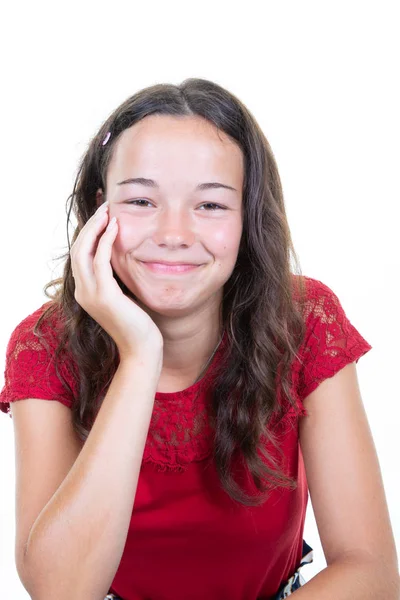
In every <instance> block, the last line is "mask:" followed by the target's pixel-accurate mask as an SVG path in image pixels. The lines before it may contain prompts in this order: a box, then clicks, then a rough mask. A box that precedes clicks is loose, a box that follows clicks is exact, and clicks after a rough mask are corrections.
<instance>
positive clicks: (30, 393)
mask: <svg viewBox="0 0 400 600" xmlns="http://www.w3.org/2000/svg"><path fill="white" fill-rule="evenodd" d="M306 283H307V290H308V291H307V305H306V319H307V320H306V323H307V334H306V336H305V339H304V342H303V344H302V347H301V349H300V352H299V356H300V358H301V359H302V363H303V364H301V361H296V362H295V363H294V364H293V391H294V394H295V398H296V402H297V405H298V408H297V410H296V409H293V408H290V409H289V410H288V411H287V412H286V414H285V415H284V417H283V418H281V419H280V420H279V421H277V422H276V424H275V425H274V429H275V430H276V432H277V434H278V436H279V440H280V446H281V448H282V450H283V452H284V457H285V459H286V465H287V466H286V469H285V470H286V473H287V474H288V475H290V476H292V477H296V478H297V481H298V486H297V489H295V490H294V491H289V490H282V489H278V490H274V491H272V492H270V497H269V499H268V500H267V501H266V502H265V503H264V504H263V505H262V506H259V507H244V506H243V505H239V504H237V503H236V502H234V501H232V500H231V499H230V498H229V497H228V495H227V494H226V493H225V492H224V491H223V490H222V488H221V486H220V484H219V479H218V475H217V472H216V470H215V468H214V465H213V462H212V461H211V459H210V456H211V449H212V434H211V430H210V428H209V425H208V421H207V410H206V407H207V402H208V401H209V392H210V389H211V386H212V381H213V378H212V373H213V368H214V365H216V364H217V361H218V360H220V357H221V353H222V352H223V351H224V348H225V344H226V340H225V338H224V339H223V342H222V344H221V345H220V347H219V349H218V351H217V353H216V354H215V356H214V359H213V361H212V363H211V364H210V367H209V369H208V371H207V373H206V374H205V376H204V377H203V379H201V380H200V381H199V382H197V383H195V384H194V385H192V386H191V387H189V388H187V389H185V390H182V391H178V392H174V393H159V392H157V393H156V397H155V403H154V409H153V415H152V419H151V423H150V428H149V433H148V437H147V441H146V446H145V450H144V455H143V462H142V466H141V470H140V475H139V480H138V486H137V492H136V497H135V500H134V506H133V509H132V517H131V523H130V527H129V532H128V536H127V540H126V544H125V548H124V552H123V556H122V559H121V561H120V564H119V567H118V570H117V573H116V574H115V578H114V580H113V583H112V586H111V588H110V591H111V592H114V593H116V594H118V595H120V596H121V597H122V598H124V600H147V599H149V598H157V600H171V599H173V600H187V599H188V598H190V599H191V600H204V599H205V598H207V600H243V599H246V600H256V599H258V600H268V599H271V598H272V597H273V596H274V594H276V593H277V591H278V589H279V587H280V585H281V583H282V582H284V581H286V580H287V579H288V578H289V577H290V576H291V575H292V574H293V573H294V571H295V570H296V569H297V568H298V566H299V564H300V559H301V556H302V540H303V528H304V520H305V514H306V507H307V501H308V487H307V480H306V473H305V469H304V463H303V459H302V453H301V448H300V445H299V442H298V427H297V424H298V419H299V417H303V416H307V411H306V410H305V408H304V406H303V403H302V401H303V400H304V398H305V397H306V396H307V395H308V394H310V393H311V392H312V391H313V390H314V389H315V388H316V387H317V386H318V385H319V383H320V382H321V381H323V380H324V379H326V378H327V377H332V375H334V374H335V373H336V372H337V371H339V370H340V369H341V368H343V367H344V366H345V365H346V364H348V363H350V362H353V361H356V362H357V361H358V359H359V358H360V357H361V356H363V355H364V354H365V353H366V352H368V351H369V350H370V349H371V348H372V346H370V344H368V342H367V341H366V340H365V339H364V338H363V337H362V336H361V335H360V333H359V332H358V331H357V329H356V328H355V327H354V326H353V325H352V324H351V323H350V321H349V319H348V318H347V317H346V315H345V312H344V310H343V308H342V306H341V304H340V302H339V300H338V297H337V296H336V295H335V294H334V292H333V291H332V290H331V289H330V288H329V287H328V286H326V285H325V284H323V283H322V282H320V281H318V280H316V279H312V278H310V277H306ZM47 305H48V303H46V304H44V305H43V306H42V307H41V308H39V309H38V310H36V311H35V312H34V313H32V314H31V315H29V316H28V317H26V318H25V319H24V320H23V321H22V322H21V323H20V324H19V325H18V326H17V327H16V328H15V330H14V331H13V333H12V335H11V338H10V340H9V343H8V346H7V354H6V368H5V373H4V375H5V383H4V387H3V389H2V391H1V393H0V408H1V410H2V411H3V412H8V411H9V402H12V401H15V400H20V399H24V398H41V399H43V400H53V401H58V402H62V403H63V404H65V405H66V406H68V407H71V405H72V403H73V402H74V397H73V394H68V393H66V391H65V389H64V387H63V386H62V385H61V383H60V382H59V380H58V378H57V377H56V374H55V371H54V367H53V363H51V362H49V360H48V354H47V352H46V351H45V350H44V349H43V348H42V347H41V345H39V344H38V342H37V338H36V337H35V336H33V334H32V332H31V327H32V326H33V324H34V323H35V322H36V320H37V318H38V316H39V314H40V313H41V311H42V310H43V308H44V307H46V306H47ZM55 332H56V329H49V343H53V347H54V345H55V339H56V334H55ZM52 337H53V340H52V339H51V338H52ZM67 358H68V357H67V356H66V360H65V361H64V365H63V369H64V370H63V375H64V376H65V377H67V378H68V377H70V380H69V381H70V384H71V388H72V389H73V390H76V384H75V383H74V380H73V377H72V369H71V368H70V364H69V363H68V360H67ZM199 386H201V390H202V391H201V394H200V397H199V398H197V399H196V401H195V402H194V396H195V392H196V391H197V390H198V388H199ZM10 416H11V413H10ZM293 425H294V426H293ZM268 450H269V452H270V453H271V454H272V455H273V456H274V457H275V458H276V460H277V461H278V464H282V463H281V462H280V461H281V457H280V456H279V455H278V453H277V451H276V450H275V448H274V446H273V445H272V444H271V445H269V447H268ZM243 483H244V484H245V486H244V487H245V489H246V490H247V491H249V492H255V491H256V488H255V487H254V484H253V483H252V481H250V477H249V473H248V471H247V468H246V477H245V478H244V479H243V480H242V481H241V484H243ZM121 485H123V482H121ZM105 491H106V492H107V490H105ZM108 492H109V493H112V490H108Z"/></svg>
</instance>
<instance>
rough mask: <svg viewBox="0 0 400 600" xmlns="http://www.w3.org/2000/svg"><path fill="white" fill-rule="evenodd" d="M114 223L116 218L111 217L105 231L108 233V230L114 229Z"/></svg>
mask: <svg viewBox="0 0 400 600" xmlns="http://www.w3.org/2000/svg"><path fill="white" fill-rule="evenodd" d="M116 222H117V219H116V217H113V218H112V219H111V221H110V222H109V224H108V225H107V227H106V231H108V230H109V229H112V228H113V227H114V225H115V223H116Z"/></svg>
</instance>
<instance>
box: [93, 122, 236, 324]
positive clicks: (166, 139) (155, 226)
mask: <svg viewBox="0 0 400 600" xmlns="http://www.w3.org/2000/svg"><path fill="white" fill-rule="evenodd" d="M243 168H244V165H243V154H242V151H241V149H240V148H239V146H237V145H236V144H235V143H234V142H233V141H232V140H231V139H230V138H229V137H228V136H226V134H224V133H223V132H221V131H219V130H217V129H216V128H215V127H214V126H213V125H212V124H211V123H209V122H208V121H206V120H205V119H202V118H200V117H192V116H190V117H186V116H185V117H182V118H177V117H170V116H167V115H151V116H149V117H145V118H144V119H142V120H141V121H140V122H139V123H136V124H135V125H133V126H132V127H130V128H129V129H126V130H125V131H124V132H123V133H122V134H121V137H120V139H119V140H118V142H117V144H116V146H115V148H114V153H113V157H112V160H111V162H110V165H109V168H108V171H107V182H106V186H107V199H108V200H109V204H110V208H109V213H110V218H112V217H113V216H116V217H117V219H118V234H117V236H116V239H115V241H114V244H113V249H112V257H111V264H112V267H113V268H114V270H115V272H116V273H117V275H118V276H119V278H120V279H121V281H123V283H124V284H125V285H126V286H127V287H128V288H129V289H130V290H131V291H132V293H133V294H134V296H135V298H136V299H137V301H138V303H139V304H140V305H141V306H142V307H143V308H144V309H145V310H146V312H148V313H150V314H152V313H154V314H158V315H160V316H161V315H164V316H183V315H185V314H191V313H193V311H196V310H201V309H202V308H204V307H205V306H207V305H210V304H212V303H218V304H220V303H221V300H222V288H223V285H224V284H225V282H226V281H227V280H228V279H229V277H230V276H231V274H232V271H233V269H234V267H235V263H236V259H237V255H238V251H239V244H240V239H241V235H242V227H243V206H242V187H243V176H244V172H243ZM132 178H145V179H151V180H153V181H154V183H153V184H149V182H147V183H146V182H145V181H142V182H139V183H133V182H128V183H121V182H124V181H127V180H129V179H132ZM210 182H218V183H220V184H224V185H225V186H229V188H234V189H229V188H228V187H219V186H213V187H211V186H203V188H198V186H199V185H200V184H204V183H210ZM101 201H102V196H101V191H100V192H98V198H97V202H98V203H100V202H101ZM143 261H144V262H158V261H168V262H176V263H193V264H196V265H199V266H197V268H195V269H192V270H190V271H187V272H185V273H182V274H176V273H160V272H157V273H156V272H153V271H152V270H151V269H150V268H149V267H147V266H146V265H145V264H143Z"/></svg>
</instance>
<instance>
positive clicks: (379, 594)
mask: <svg viewBox="0 0 400 600" xmlns="http://www.w3.org/2000/svg"><path fill="white" fill-rule="evenodd" d="M293 596H296V598H295V599H294V600H400V579H399V573H398V567H396V568H394V567H392V568H390V569H389V568H387V569H385V568H382V566H381V564H380V561H379V558H378V557H377V558H373V557H371V558H370V559H368V558H365V559H360V558H359V557H357V558H348V559H343V560H338V561H335V562H334V563H331V564H330V565H328V566H327V567H326V568H325V569H323V570H322V571H320V572H319V573H318V574H317V575H316V576H315V577H313V578H312V579H310V580H309V581H307V583H305V584H304V585H303V586H302V587H300V588H299V589H298V590H296V591H295V592H293Z"/></svg>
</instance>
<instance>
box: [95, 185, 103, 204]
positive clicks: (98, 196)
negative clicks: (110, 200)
mask: <svg viewBox="0 0 400 600" xmlns="http://www.w3.org/2000/svg"><path fill="white" fill-rule="evenodd" d="M103 201H104V198H103V190H102V189H101V188H99V189H98V190H97V192H96V206H97V208H99V206H100V205H101V204H103Z"/></svg>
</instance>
